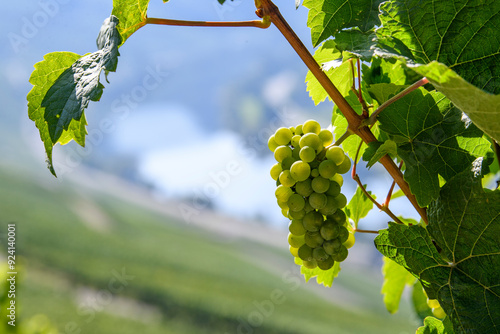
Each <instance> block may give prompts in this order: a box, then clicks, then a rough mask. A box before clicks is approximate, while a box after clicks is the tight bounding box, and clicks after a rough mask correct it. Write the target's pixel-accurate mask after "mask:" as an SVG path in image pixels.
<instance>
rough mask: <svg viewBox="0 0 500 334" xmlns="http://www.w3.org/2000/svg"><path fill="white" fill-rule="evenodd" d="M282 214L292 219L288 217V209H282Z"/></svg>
mask: <svg viewBox="0 0 500 334" xmlns="http://www.w3.org/2000/svg"><path fill="white" fill-rule="evenodd" d="M278 205H279V204H278ZM281 214H282V215H283V217H285V218H288V219H290V217H288V209H281Z"/></svg>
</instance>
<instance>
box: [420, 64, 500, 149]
mask: <svg viewBox="0 0 500 334" xmlns="http://www.w3.org/2000/svg"><path fill="white" fill-rule="evenodd" d="M413 69H414V70H415V71H416V72H418V73H420V74H421V75H423V76H425V77H427V79H429V81H430V82H431V83H432V85H433V86H434V87H435V88H436V89H437V90H438V91H440V92H441V93H443V94H444V95H446V97H447V98H449V99H450V100H451V101H452V102H453V104H454V105H455V106H456V107H457V108H459V109H460V110H462V111H463V112H464V113H466V114H467V116H469V118H470V119H471V121H472V122H473V123H474V124H475V125H476V126H477V127H478V128H480V129H481V130H483V131H484V132H485V133H486V134H487V135H489V136H490V137H491V138H493V139H495V140H496V141H498V142H500V94H497V95H493V94H490V93H488V92H486V91H484V90H482V89H480V88H477V87H475V86H473V85H472V84H470V83H468V82H467V81H465V80H464V79H463V78H462V77H460V76H459V75H458V74H457V73H456V72H454V71H453V70H451V69H450V68H449V67H447V66H446V65H444V64H441V63H438V62H431V63H430V64H428V65H419V66H416V67H413Z"/></svg>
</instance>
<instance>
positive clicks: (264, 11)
mask: <svg viewBox="0 0 500 334" xmlns="http://www.w3.org/2000/svg"><path fill="white" fill-rule="evenodd" d="M255 6H256V7H257V10H256V14H257V16H258V17H260V18H261V20H251V21H240V22H205V21H181V20H171V19H159V18H147V19H146V24H160V25H177V26H203V27H257V28H268V27H269V26H270V25H271V24H274V25H275V26H276V28H278V30H279V31H280V32H281V34H282V35H283V36H284V37H285V38H286V40H287V41H288V42H289V43H290V45H291V46H292V48H293V49H294V50H295V52H296V53H297V54H298V55H299V57H300V58H301V59H302V61H303V62H304V64H305V65H306V66H307V67H308V69H309V70H310V71H311V73H312V74H313V75H314V76H315V77H316V79H317V80H318V82H319V83H320V84H321V86H322V87H323V88H324V89H325V91H326V92H327V94H328V96H329V97H330V98H331V99H332V101H333V102H334V103H335V105H336V106H337V107H338V108H339V110H340V111H341V112H342V114H343V115H344V117H345V118H346V119H347V122H348V124H349V125H348V131H349V132H350V133H352V134H355V135H357V136H359V137H360V138H361V139H362V140H363V141H364V142H365V143H366V144H369V143H371V142H374V141H376V140H377V139H376V138H375V136H374V135H373V133H372V132H371V130H370V129H369V127H368V125H369V124H370V122H374V121H375V117H376V116H374V117H372V118H370V117H369V116H368V115H367V113H363V114H362V115H358V114H357V113H356V112H355V111H354V109H353V108H352V106H351V105H350V104H349V103H348V102H347V101H346V99H345V98H344V97H343V96H342V94H341V93H340V92H339V90H338V89H337V87H335V85H334V84H333V83H332V81H331V80H330V78H329V77H328V76H327V75H326V73H325V72H323V70H322V69H321V67H320V65H319V64H318V63H317V62H316V60H315V59H314V58H313V56H312V55H311V53H310V52H309V50H307V48H306V47H305V46H304V44H303V43H302V41H301V40H300V39H299V37H298V36H297V35H296V34H295V32H294V31H293V29H292V28H291V27H290V26H289V25H288V23H287V22H286V20H285V19H284V17H283V16H282V15H281V13H280V11H279V9H278V7H277V6H276V5H275V4H274V3H273V2H272V1H271V0H255ZM425 83H427V79H425V78H424V79H422V80H421V81H419V82H418V83H416V84H415V85H413V87H412V90H414V89H416V88H417V87H419V86H421V85H423V84H425ZM410 91H411V90H410ZM410 91H407V92H406V93H409V92H410ZM359 97H360V96H359ZM400 97H401V96H400ZM400 97H399V98H400ZM360 98H361V97H360ZM390 102H394V100H392V101H390ZM388 103H389V101H388ZM380 111H382V110H380ZM380 111H379V112H380ZM372 115H373V114H372ZM372 124H373V123H372ZM379 161H380V163H381V164H382V165H383V166H384V167H385V169H386V170H387V172H388V173H389V174H390V175H391V177H392V178H393V179H394V181H395V182H396V183H397V184H398V186H399V187H400V189H401V190H402V191H403V193H404V194H405V195H406V197H407V198H408V199H409V201H410V202H411V203H412V205H413V206H414V208H415V209H416V210H417V212H418V213H419V215H420V216H421V218H422V220H423V221H424V222H425V223H426V224H427V222H428V219H427V213H426V209H425V208H421V207H420V206H419V205H418V203H417V200H416V198H415V196H414V195H413V194H412V193H411V191H410V187H409V185H408V183H407V182H406V181H405V180H404V178H403V174H402V173H401V170H400V169H399V168H398V166H397V165H396V164H395V163H394V161H393V160H392V159H391V158H390V157H389V156H388V155H385V156H383V157H382V158H381V159H380V160H379ZM391 218H393V217H391Z"/></svg>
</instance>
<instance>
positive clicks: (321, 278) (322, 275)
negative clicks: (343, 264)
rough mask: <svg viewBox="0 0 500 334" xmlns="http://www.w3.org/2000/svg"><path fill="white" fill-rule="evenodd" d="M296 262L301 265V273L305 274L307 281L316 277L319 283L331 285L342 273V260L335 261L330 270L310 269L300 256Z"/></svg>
mask: <svg viewBox="0 0 500 334" xmlns="http://www.w3.org/2000/svg"><path fill="white" fill-rule="evenodd" d="M295 263H296V264H297V265H299V266H301V267H300V273H301V274H302V275H304V278H305V280H306V282H308V281H309V280H310V279H311V278H313V277H316V282H317V283H318V284H323V285H324V286H326V287H331V286H332V284H333V280H334V279H335V277H337V276H338V275H339V273H340V262H337V261H335V264H334V265H333V267H332V268H330V269H328V270H321V269H320V268H314V269H308V268H306V267H304V266H303V265H302V263H303V261H302V260H301V259H300V258H299V257H296V258H295Z"/></svg>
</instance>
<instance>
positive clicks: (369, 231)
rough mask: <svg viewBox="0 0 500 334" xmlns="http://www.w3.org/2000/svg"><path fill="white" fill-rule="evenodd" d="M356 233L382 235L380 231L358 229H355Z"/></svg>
mask: <svg viewBox="0 0 500 334" xmlns="http://www.w3.org/2000/svg"><path fill="white" fill-rule="evenodd" d="M354 232H359V233H373V234H380V232H379V231H372V230H360V229H358V228H355V229H354Z"/></svg>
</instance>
